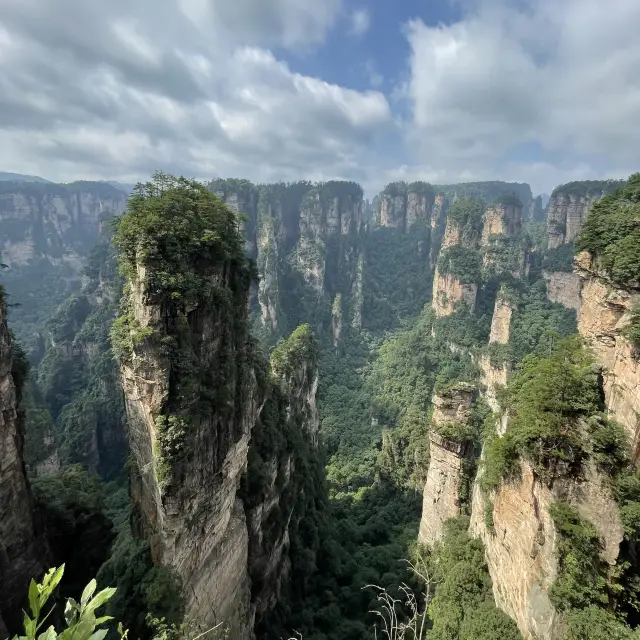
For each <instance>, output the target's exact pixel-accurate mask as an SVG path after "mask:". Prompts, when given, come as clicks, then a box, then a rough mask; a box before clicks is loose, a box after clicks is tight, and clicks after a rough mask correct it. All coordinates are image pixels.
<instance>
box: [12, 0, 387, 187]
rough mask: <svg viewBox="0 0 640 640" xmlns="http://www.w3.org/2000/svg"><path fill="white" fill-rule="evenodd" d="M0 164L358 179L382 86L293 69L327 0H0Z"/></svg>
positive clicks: (100, 171)
mask: <svg viewBox="0 0 640 640" xmlns="http://www.w3.org/2000/svg"><path fill="white" fill-rule="evenodd" d="M2 3H3V10H2V13H1V14H0V60H1V61H2V73H1V74H0V166H1V167H2V168H5V167H6V169H7V170H13V171H18V172H28V173H38V174H42V175H44V176H46V177H48V178H51V179H58V180H70V179H76V178H80V177H83V178H97V177H110V178H119V179H122V180H130V179H136V178H141V177H145V176H146V175H148V174H149V173H150V172H151V171H153V170H154V169H155V168H163V169H165V170H168V171H175V172H180V173H185V174H187V175H191V176H196V177H203V178H206V177H211V176H212V175H214V174H215V175H223V176H229V175H235V176H247V177H249V178H252V179H254V180H265V181H267V180H281V179H287V180H291V179H297V178H307V177H308V178H314V179H320V178H323V179H328V178H335V177H341V176H343V177H351V178H355V179H361V178H362V177H363V173H362V169H361V168H360V167H359V166H358V158H359V157H362V156H365V155H366V153H365V152H366V150H367V149H370V148H371V146H372V144H373V141H374V140H375V138H376V137H377V136H378V134H379V132H381V131H384V130H385V129H388V128H389V127H391V126H393V120H392V116H391V112H390V108H389V105H388V103H387V100H386V98H385V97H384V95H383V94H382V93H380V92H376V91H368V92H361V91H354V90H351V89H347V88H344V87H340V86H337V85H335V84H329V83H327V82H325V81H323V80H321V79H318V78H313V77H309V76H304V75H301V74H298V73H295V72H294V71H292V70H291V69H290V67H289V66H288V65H287V64H286V63H285V62H283V61H282V60H279V59H278V58H276V56H275V55H274V54H273V53H272V52H271V51H270V50H269V49H268V48H267V47H268V46H271V45H273V46H278V47H280V48H282V47H285V48H286V47H289V48H304V47H307V46H309V45H311V44H313V43H317V42H320V41H321V40H322V39H323V38H324V36H325V34H326V31H327V29H328V28H330V26H331V25H332V24H333V21H334V20H335V19H336V17H337V15H338V12H339V10H340V2H339V0H329V1H328V2H323V3H309V2H307V1H306V0H274V1H273V2H269V3H268V4H269V7H268V10H267V8H265V7H266V4H267V3H265V2H264V1H263V0H234V2H227V1H226V0H181V1H180V2H175V3H173V2H156V1H155V0H140V2H138V3H131V2H125V0H112V2H109V3H107V2H105V3H87V2H86V1H85V0H59V2H56V3H55V5H56V6H55V7H54V6H53V3H42V2H40V1H39V0H2Z"/></svg>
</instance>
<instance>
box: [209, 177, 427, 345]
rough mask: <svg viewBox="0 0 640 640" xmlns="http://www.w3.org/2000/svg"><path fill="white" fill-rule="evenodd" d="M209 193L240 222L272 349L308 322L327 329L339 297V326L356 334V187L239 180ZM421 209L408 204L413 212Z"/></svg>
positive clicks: (359, 226)
mask: <svg viewBox="0 0 640 640" xmlns="http://www.w3.org/2000/svg"><path fill="white" fill-rule="evenodd" d="M211 188H212V190H213V191H214V192H215V193H216V194H218V195H219V196H220V197H221V198H222V199H223V200H224V201H225V202H226V203H227V205H228V206H229V207H230V208H231V209H232V210H233V211H240V212H242V213H243V214H244V215H245V216H246V218H247V221H246V222H243V223H242V225H241V228H242V229H243V232H244V234H245V239H246V247H247V252H248V255H249V256H250V257H251V258H254V259H255V260H256V261H257V265H258V271H259V275H260V282H259V285H258V290H257V292H256V296H255V297H256V299H257V302H258V304H259V311H260V318H261V324H262V327H263V329H264V330H265V332H266V334H267V336H268V337H269V339H270V340H271V341H274V340H275V339H277V338H278V337H283V336H285V335H288V333H290V332H291V331H292V330H293V329H294V328H295V327H296V326H297V325H299V324H301V323H302V322H305V321H309V320H312V321H313V322H314V324H316V325H317V326H318V327H319V328H323V329H324V328H327V327H328V326H329V325H330V323H331V309H332V304H333V302H334V299H335V296H336V295H338V294H341V295H342V296H343V298H344V300H345V310H344V312H345V314H346V316H348V317H347V318H346V319H347V320H348V321H349V323H355V325H356V326H359V324H360V321H361V313H362V308H361V307H362V302H361V295H358V292H359V291H361V288H362V268H359V267H358V265H359V263H360V262H361V259H362V251H361V246H360V245H361V238H360V236H361V233H362V231H363V230H364V204H363V199H362V189H361V188H360V187H359V186H358V185H356V184H355V183H350V182H327V183H320V184H312V183H309V182H297V183H291V184H271V185H263V186H260V187H258V186H255V185H252V184H251V183H249V182H247V181H244V180H218V181H216V182H214V183H213V184H212V185H211ZM420 206H421V205H420V202H417V201H416V202H414V201H413V200H412V211H416V212H417V211H419V209H420ZM416 215H417V213H416ZM252 297H253V296H252ZM250 306H251V308H252V309H254V305H253V303H252V304H251V305H250ZM255 310H257V307H256V309H255Z"/></svg>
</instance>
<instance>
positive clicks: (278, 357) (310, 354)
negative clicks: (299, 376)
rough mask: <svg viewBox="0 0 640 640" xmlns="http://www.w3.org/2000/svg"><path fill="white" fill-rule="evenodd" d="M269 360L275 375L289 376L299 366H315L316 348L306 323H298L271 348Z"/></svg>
mask: <svg viewBox="0 0 640 640" xmlns="http://www.w3.org/2000/svg"><path fill="white" fill-rule="evenodd" d="M269 360H270V362H271V369H272V371H273V374H274V375H275V376H277V377H281V376H291V375H292V374H293V373H294V372H295V371H297V370H299V369H300V368H301V367H304V368H306V367H315V365H316V362H317V360H318V349H317V345H316V342H315V339H314V337H313V331H312V330H311V327H310V326H309V325H308V324H303V325H300V326H299V327H298V328H297V329H295V331H294V332H293V333H292V334H291V335H290V336H289V337H288V338H286V339H285V340H281V341H280V342H279V343H278V345H277V346H276V347H274V348H273V349H272V350H271V353H270V356H269Z"/></svg>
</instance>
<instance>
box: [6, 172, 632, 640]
mask: <svg viewBox="0 0 640 640" xmlns="http://www.w3.org/2000/svg"><path fill="white" fill-rule="evenodd" d="M7 184H11V183H7ZM74 184H75V185H80V186H74V185H64V186H62V187H61V186H58V185H41V184H36V185H26V186H25V185H16V184H15V183H14V184H13V186H12V187H11V188H9V187H8V188H7V191H6V194H8V195H7V197H6V199H5V201H4V202H5V203H6V202H10V203H12V204H9V205H2V206H1V207H0V216H2V217H0V233H1V234H2V237H3V242H4V246H5V252H6V253H8V254H9V258H8V259H5V260H4V262H5V263H9V269H7V270H5V273H4V276H5V277H4V282H5V287H6V291H7V293H6V300H7V302H8V304H9V309H8V310H9V324H10V326H11V327H12V329H13V330H14V331H16V335H18V336H20V338H21V339H22V341H23V342H24V343H25V344H26V345H28V346H29V348H28V354H29V358H30V360H31V371H30V372H29V373H28V374H27V369H28V365H29V363H28V362H27V359H26V357H25V356H24V354H22V352H21V351H20V349H19V347H18V342H17V341H15V340H12V338H11V337H10V335H9V333H8V329H7V328H6V326H7V325H6V320H5V319H4V316H3V326H5V334H6V337H5V347H6V348H5V349H4V351H3V353H4V354H5V357H4V359H3V362H4V366H5V369H6V371H5V373H6V374H7V375H6V376H5V378H6V380H5V383H3V388H5V389H6V390H7V393H6V394H5V395H3V398H4V399H5V402H4V404H3V407H5V406H6V407H7V409H6V410H5V409H3V416H4V424H5V427H3V430H4V432H5V436H4V437H5V441H6V442H10V443H12V444H11V447H9V448H7V447H4V448H3V449H2V453H1V454H0V455H2V459H1V460H0V474H2V475H1V476H0V477H1V478H2V483H0V505H5V507H4V508H5V511H3V519H2V526H1V527H0V570H1V571H2V575H5V574H7V575H11V576H12V580H13V582H12V583H11V584H12V585H14V586H11V588H10V590H9V591H7V592H6V594H5V593H4V592H2V595H1V601H0V605H1V606H0V612H1V615H0V620H2V621H3V622H2V623H1V624H0V635H3V634H5V631H4V627H6V628H8V630H9V631H11V632H16V631H18V629H19V627H20V623H21V616H18V615H17V613H18V611H19V609H20V607H21V606H22V605H23V604H24V602H25V598H26V585H27V583H28V581H29V579H30V578H31V577H35V578H37V579H39V578H41V576H42V571H43V568H44V567H45V566H58V565H60V564H62V563H65V564H66V567H65V572H64V576H63V577H62V581H61V582H60V586H59V590H60V593H61V595H62V596H63V597H74V598H77V597H78V596H79V595H80V593H81V591H82V588H83V587H84V585H85V584H86V583H88V582H89V581H90V580H91V579H92V578H93V577H94V576H97V581H98V585H99V586H100V587H107V586H111V587H115V588H116V591H115V594H114V595H112V596H111V598H110V599H109V602H108V604H107V606H106V611H107V613H108V614H109V615H113V616H114V617H115V618H116V620H118V621H122V623H123V624H124V627H125V628H128V629H129V630H130V631H129V633H130V635H131V636H132V637H133V636H135V637H140V638H151V637H162V638H167V637H171V638H176V637H187V638H188V637H195V636H196V635H198V634H199V633H202V632H204V631H206V630H209V629H212V628H214V627H215V629H214V630H213V631H210V632H209V635H210V636H213V637H216V634H220V637H223V636H224V637H231V638H239V639H240V638H241V639H244V638H250V637H252V636H254V637H256V638H259V639H262V638H265V639H270V638H288V637H291V636H294V635H297V634H299V635H301V636H302V637H303V638H304V639H305V640H306V639H308V638H312V639H314V638H315V639H318V640H319V639H329V638H330V639H336V640H338V639H350V638H353V639H354V640H355V639H365V638H373V637H376V634H380V633H381V627H380V625H381V624H384V620H385V619H387V621H388V622H389V624H394V620H395V624H396V625H405V624H406V625H414V627H413V628H414V629H415V631H411V632H408V633H410V636H411V637H415V638H424V637H428V638H431V639H433V640H445V639H447V640H454V639H457V638H461V639H463V640H472V639H474V640H475V639H478V638H479V639H486V640H489V639H493V638H497V637H501V638H506V639H511V638H513V639H516V638H522V637H524V638H539V639H547V638H549V639H552V638H553V639H555V638H559V639H567V640H578V639H582V638H586V639H593V640H600V639H601V638H605V637H607V638H608V637H611V638H633V637H635V636H634V633H635V631H634V629H635V627H636V626H637V625H638V622H640V620H639V618H638V609H637V603H638V601H639V597H638V589H639V588H640V587H639V586H638V585H640V576H639V575H638V562H637V557H636V546H637V539H638V535H639V533H638V532H639V531H640V521H639V520H638V516H637V513H638V509H639V507H638V505H639V504H640V502H639V500H640V484H639V481H638V479H637V475H636V471H635V462H636V460H637V457H638V451H639V450H640V449H639V446H640V445H639V444H638V442H639V434H640V424H639V416H640V405H639V404H638V402H639V400H638V398H639V397H640V393H639V389H640V366H639V364H638V363H639V356H638V353H639V350H640V337H639V336H640V312H639V311H638V309H637V305H638V300H639V298H640V262H639V261H638V260H639V259H638V255H639V253H638V250H637V248H638V247H639V246H640V237H637V236H638V215H639V213H638V212H639V210H640V197H639V196H638V193H639V189H640V187H639V185H640V177H639V176H638V175H636V176H632V177H631V178H630V179H629V180H628V181H626V182H623V183H613V182H605V183H595V182H585V183H571V184H570V185H564V186H561V187H558V188H557V189H556V190H555V191H554V193H553V194H552V196H551V198H550V200H549V205H548V212H549V219H548V220H545V217H544V214H545V211H544V209H543V207H542V204H543V200H542V198H541V197H537V198H534V197H533V195H532V194H531V189H530V188H529V186H528V185H523V184H511V183H503V182H490V183H468V184H461V185H439V186H438V185H429V184H427V183H423V182H416V183H411V184H405V183H394V184H391V185H388V186H387V187H386V188H385V189H384V190H383V192H382V193H380V194H379V195H378V196H376V198H374V200H373V202H372V203H370V204H369V203H367V202H365V201H364V199H363V193H362V189H361V188H360V187H359V186H358V185H357V184H355V183H346V182H328V183H321V184H313V183H309V182H298V183H287V184H275V185H253V184H251V183H250V182H248V181H245V180H216V181H214V182H212V183H211V184H210V185H207V186H206V187H205V186H204V185H201V184H198V183H195V182H192V181H188V180H185V179H182V178H174V177H172V176H167V175H164V174H156V175H155V176H154V178H153V179H152V180H151V181H150V182H148V183H145V184H141V185H139V186H138V187H137V188H136V190H135V191H134V194H133V195H132V197H131V198H130V199H129V200H128V203H126V202H125V199H124V198H126V196H124V198H120V199H118V198H116V196H115V194H114V192H113V191H109V189H110V188H111V187H110V186H109V185H106V184H104V183H98V184H100V186H99V187H97V186H95V184H96V183H74ZM47 186H51V188H50V190H49V191H47V190H46V187H47ZM27 188H29V189H31V188H35V189H36V190H39V191H37V193H36V192H35V191H29V192H28V195H26V194H25V192H24V191H23V189H27ZM118 193H120V194H121V193H122V192H118ZM112 196H113V197H112ZM20 198H25V199H26V200H27V201H28V202H29V203H30V204H29V205H28V206H27V205H24V206H22V205H21V206H20V207H18V206H17V205H16V204H15V203H16V202H18V201H20V202H22V200H20ZM125 206H126V211H125V212H124V213H122V215H119V214H120V212H121V211H122V210H124V209H125ZM12 207H13V208H12ZM111 218H113V220H111ZM6 221H8V224H7V225H5V222H6ZM41 229H45V230H47V231H46V234H45V236H44V238H45V240H44V241H42V242H40V240H39V238H40V237H41V236H39V235H38V234H39V233H40V230H41ZM21 247H22V249H20V248H21ZM19 249H20V250H19ZM574 250H578V251H580V253H579V255H578V257H577V258H576V261H575V272H573V271H570V270H569V268H568V266H567V265H571V264H572V262H573V254H574ZM23 253H24V255H25V256H27V257H26V259H22V258H21V257H20V256H22V255H23ZM27 254H28V255H27ZM16 256H18V258H17V259H16ZM38 265H40V266H38ZM60 267H63V268H65V269H67V268H68V270H69V271H68V273H67V272H65V273H62V272H59V271H58V269H59V268H60ZM41 268H42V271H38V269H41ZM39 274H40V275H39ZM42 274H46V277H47V278H50V279H51V283H50V284H49V285H48V286H50V287H52V291H54V292H57V295H59V297H60V304H59V305H58V304H55V305H54V304H48V303H47V301H46V300H39V297H38V295H37V291H38V290H37V288H36V287H37V286H40V284H41V282H39V281H41V280H43V278H42ZM563 278H565V279H568V278H571V286H572V287H573V289H568V288H567V286H564V284H563V282H562V279H563ZM567 282H568V280H567ZM14 301H15V302H18V303H20V304H21V306H19V307H11V306H10V305H11V303H13V302H14ZM55 302H57V301H54V303H55ZM54 306H55V308H54ZM578 330H579V333H578ZM12 363H13V364H12ZM13 388H15V390H16V391H15V392H13V391H12V389H13ZM5 452H8V453H5ZM15 496H19V498H16V497H15ZM16 499H17V500H18V501H19V503H20V505H21V511H20V513H19V514H18V515H17V516H15V517H13V518H11V519H8V518H5V517H4V514H5V512H6V513H8V511H7V509H8V508H9V505H10V504H13V502H15V500H16ZM12 501H13V502H12ZM16 539H19V540H20V544H19V545H17V544H16V543H15V540H16ZM408 563H409V564H408ZM20 592H22V593H20ZM8 594H10V595H8ZM385 598H394V599H396V600H397V606H396V608H395V610H396V612H397V617H394V618H393V620H389V619H388V617H387V618H385V616H386V615H387V614H386V613H385V609H384V607H383V605H384V602H385ZM387 602H388V600H387ZM376 612H379V613H382V618H381V617H380V616H379V615H378V614H377V613H376ZM387 613H388V611H387ZM54 622H55V623H56V624H57V625H63V624H64V623H63V620H62V616H58V617H57V618H56V616H55V614H54ZM103 624H104V623H103ZM376 629H377V630H376ZM400 632H401V629H399V628H396V631H395V632H394V633H395V634H396V635H393V636H392V637H401V636H400V635H399V633H400ZM225 634H226V635H225ZM3 637H4V636H3ZM405 637H406V636H405Z"/></svg>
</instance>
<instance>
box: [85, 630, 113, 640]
mask: <svg viewBox="0 0 640 640" xmlns="http://www.w3.org/2000/svg"><path fill="white" fill-rule="evenodd" d="M107 631H108V630H107V629H98V630H97V631H96V632H95V633H93V634H91V636H89V640H103V638H104V637H105V636H106V635H107Z"/></svg>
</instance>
